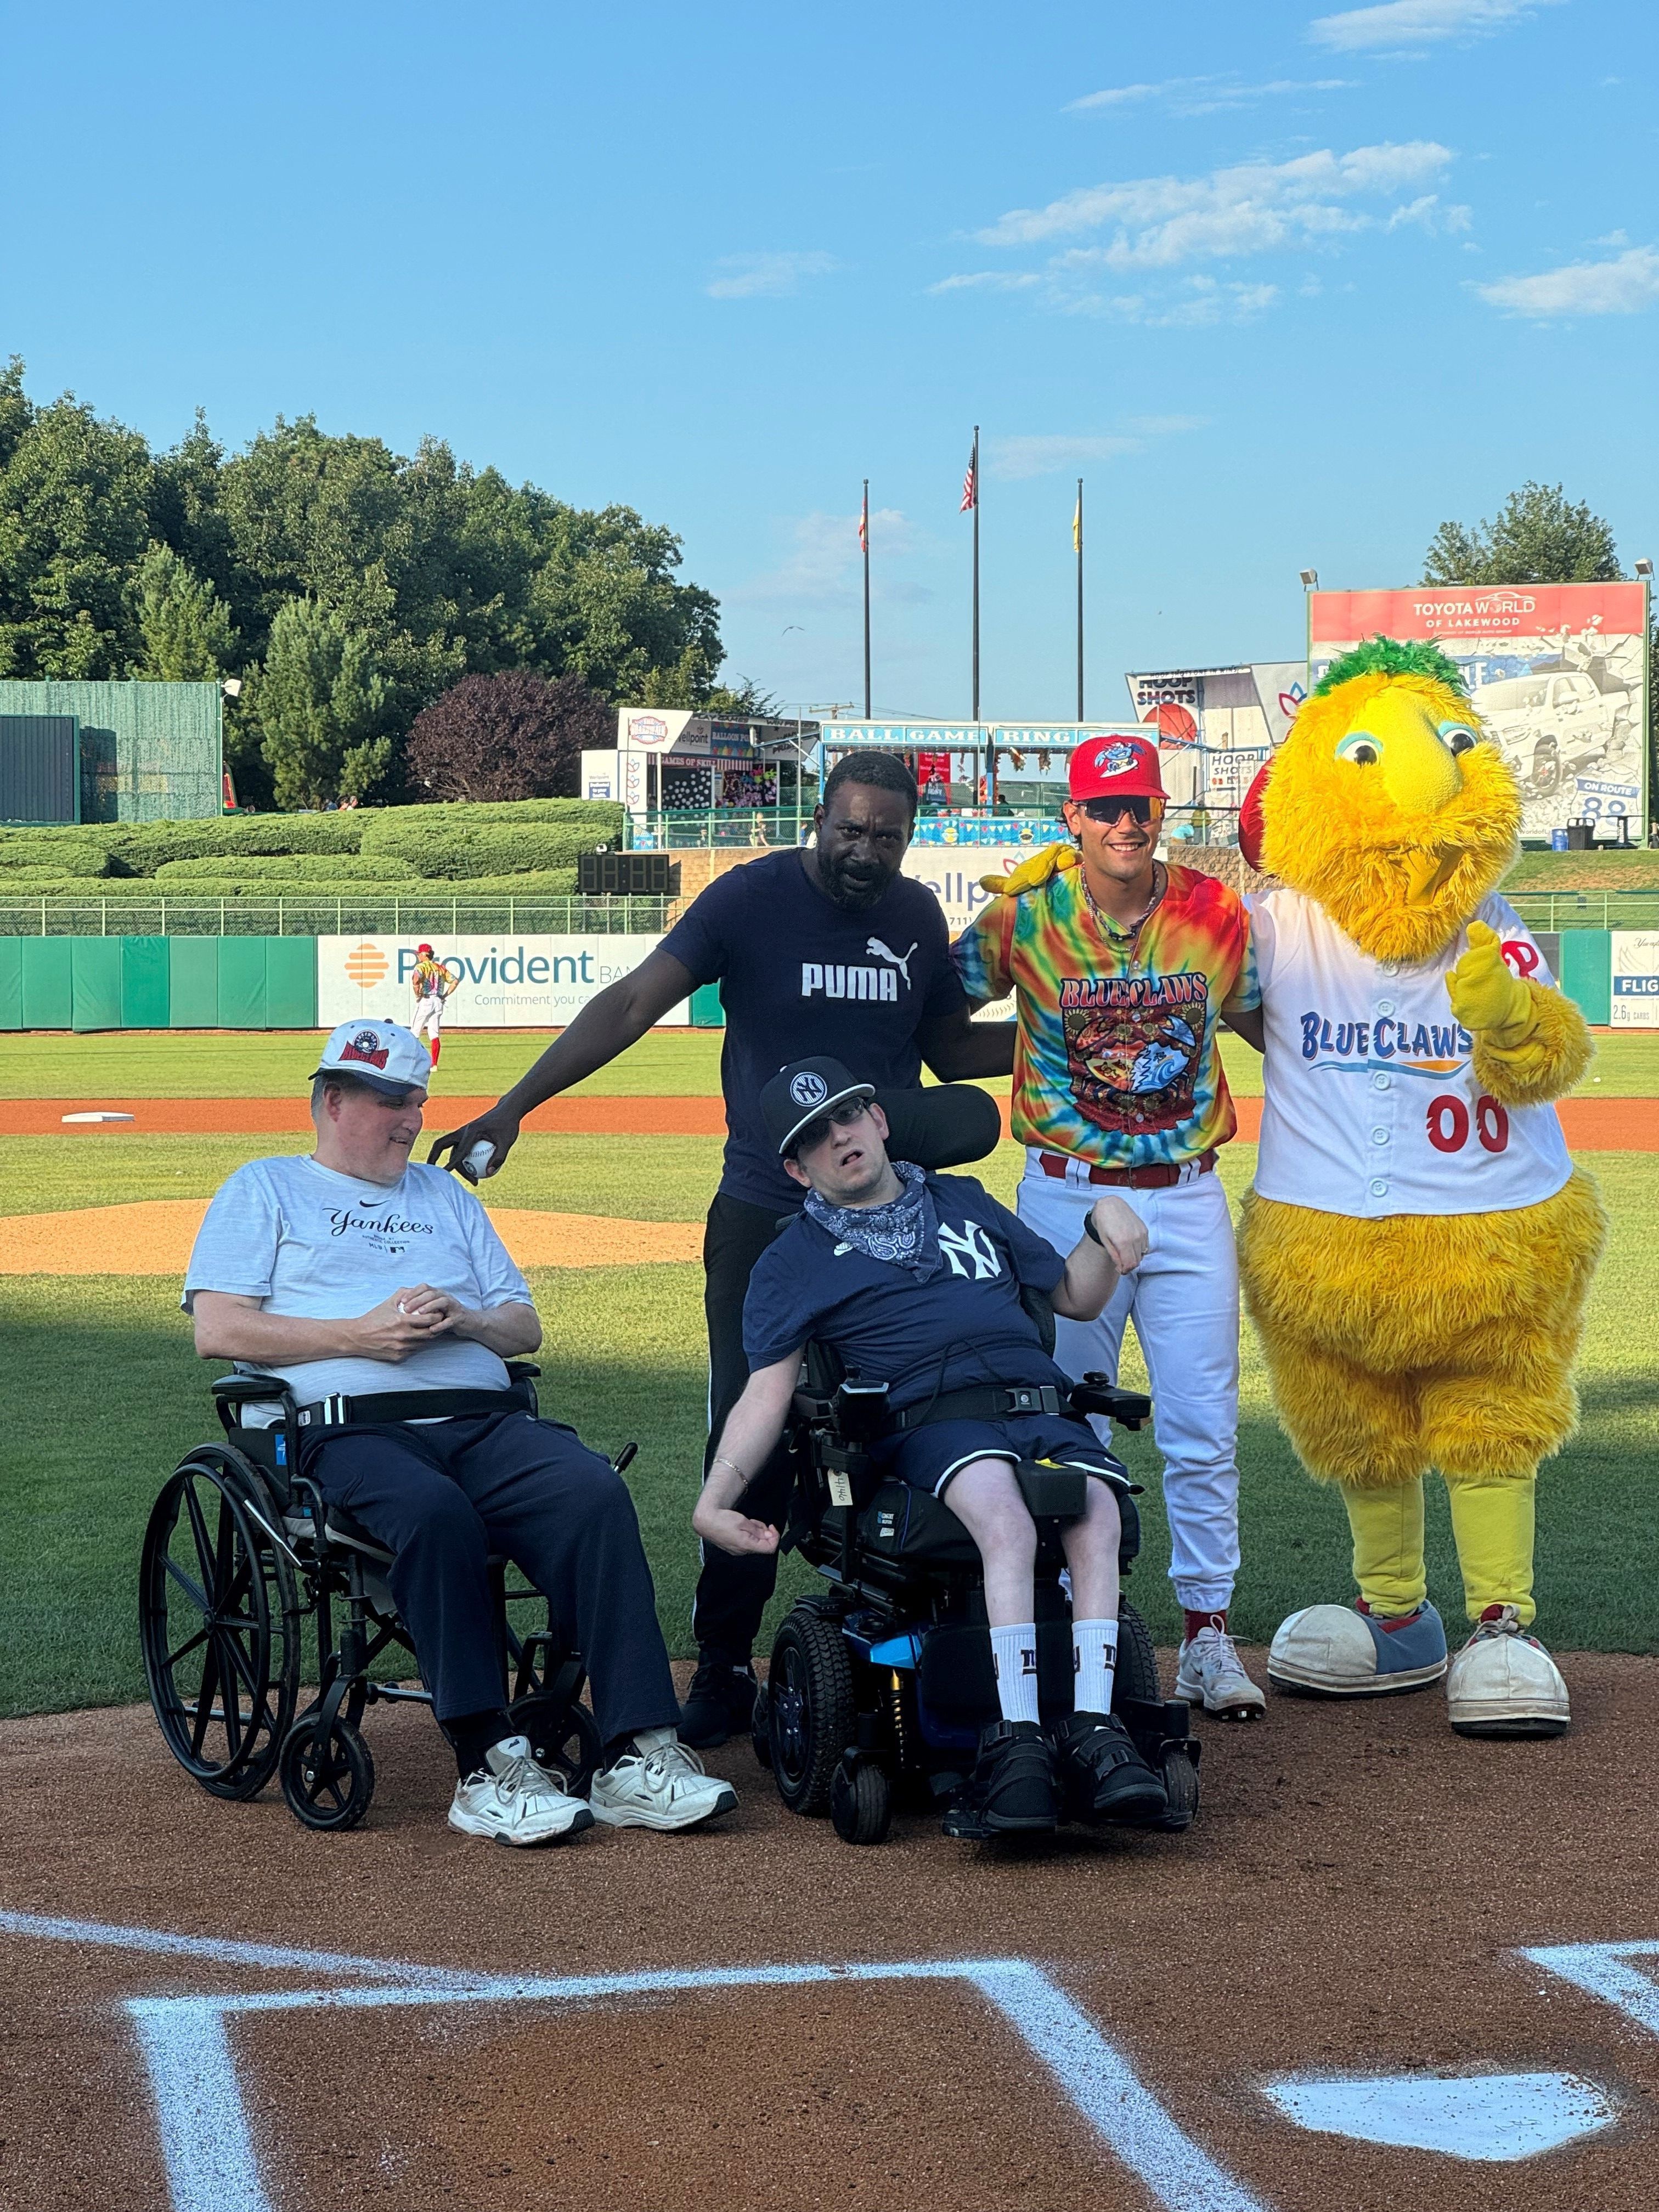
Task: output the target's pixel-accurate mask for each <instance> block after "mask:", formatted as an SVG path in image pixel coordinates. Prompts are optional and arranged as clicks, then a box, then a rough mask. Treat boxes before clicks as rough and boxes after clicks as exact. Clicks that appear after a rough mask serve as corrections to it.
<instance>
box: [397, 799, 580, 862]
mask: <svg viewBox="0 0 1659 2212" xmlns="http://www.w3.org/2000/svg"><path fill="white" fill-rule="evenodd" d="M400 811H401V810H400ZM471 811H473V810H471V809H469V810H468V812H469V814H470V813H471ZM598 843H599V836H598V835H597V834H596V832H595V831H594V830H593V829H590V828H587V827H586V826H583V827H580V828H577V827H574V826H566V825H564V824H562V823H541V822H527V823H499V824H498V823H477V824H474V823H472V822H471V821H470V820H469V821H468V822H467V823H466V824H465V827H463V826H461V825H460V824H454V825H453V826H452V825H451V824H450V823H444V824H441V825H440V824H439V823H427V824H424V825H416V824H413V823H410V824H407V825H406V824H404V823H402V822H398V821H396V820H385V821H381V822H377V823H375V824H374V828H373V829H371V830H370V831H369V833H368V836H366V837H365V838H364V840H363V855H364V858H365V859H368V858H369V857H370V856H371V855H372V856H373V857H374V859H376V860H379V859H380V858H381V857H382V856H386V855H392V854H395V855H396V856H397V858H398V859H399V860H407V861H409V862H410V865H411V866H413V867H414V868H415V870H416V872H417V873H418V874H420V875H422V876H447V877H457V878H459V877H474V876H516V875H520V874H523V873H526V872H531V871H535V870H540V869H544V868H574V866H575V865H576V861H577V858H578V856H579V855H580V854H582V853H585V852H591V851H592V849H593V848H594V846H595V845H597V844H598Z"/></svg>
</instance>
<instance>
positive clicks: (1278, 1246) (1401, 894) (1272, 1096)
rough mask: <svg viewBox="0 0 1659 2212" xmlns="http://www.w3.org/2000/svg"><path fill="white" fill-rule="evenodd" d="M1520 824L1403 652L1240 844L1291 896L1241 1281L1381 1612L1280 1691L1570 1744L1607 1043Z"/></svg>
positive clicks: (1289, 747) (1271, 1014) (1499, 771)
mask: <svg viewBox="0 0 1659 2212" xmlns="http://www.w3.org/2000/svg"><path fill="white" fill-rule="evenodd" d="M1520 818H1521V802H1520V797H1519V793H1518V792H1517V790H1516V784H1515V780H1514V777H1513V776H1512V775H1510V770H1509V769H1508V768H1507V767H1506V766H1505V765H1504V762H1503V760H1502V758H1501V757H1499V755H1498V750H1497V749H1496V747H1495V746H1494V745H1492V744H1490V743H1489V742H1488V741H1487V740H1486V738H1485V737H1484V736H1483V733H1482V730H1481V726H1480V721H1479V720H1478V719H1477V717H1476V716H1475V714H1474V712H1473V711H1472V709H1471V708H1470V705H1469V702H1468V698H1467V697H1466V696H1465V695H1464V692H1463V689H1462V679H1461V678H1460V677H1459V675H1458V672H1457V670H1456V668H1455V666H1454V665H1453V664H1452V663H1451V662H1450V661H1449V659H1446V657H1445V656H1444V655H1443V653H1441V652H1440V651H1439V650H1438V649H1437V647H1434V646H1431V645H1400V644H1395V643H1394V642H1392V641H1389V640H1388V639H1385V638H1376V639H1373V640H1372V641H1370V643H1368V644H1366V645H1364V646H1362V647H1359V648H1358V650H1357V651H1356V652H1353V653H1348V654H1346V655H1345V656H1344V657H1343V658H1342V659H1339V660H1337V661H1335V662H1334V663H1333V664H1332V665H1331V667H1330V669H1329V670H1328V671H1327V673H1326V676H1325V678H1324V680H1323V682H1322V683H1321V684H1320V685H1319V686H1318V688H1317V690H1316V691H1315V693H1314V695H1313V696H1312V697H1310V699H1309V700H1308V701H1307V702H1306V703H1305V704H1304V707H1303V708H1302V709H1301V712H1300V713H1299V714H1297V719H1296V722H1295V726H1293V728H1292V729H1291V733H1290V736H1289V737H1288V738H1286V739H1285V744H1283V746H1282V747H1281V748H1280V750H1279V752H1278V753H1277V754H1276V755H1275V756H1274V757H1273V762H1272V764H1271V768H1270V770H1269V771H1268V772H1267V775H1266V777H1265V781H1262V782H1261V785H1260V786H1259V788H1258V790H1257V791H1256V792H1255V793H1252V796H1251V801H1250V802H1249V803H1248V804H1247V807H1246V810H1245V814H1244V817H1243V819H1242V823H1241V833H1242V835H1241V842H1243V844H1244V846H1245V849H1246V853H1247V856H1248V857H1249V859H1250V860H1252V861H1255V862H1256V863H1257V864H1258V865H1260V866H1264V867H1266V868H1267V869H1268V870H1269V871H1271V872H1272V873H1273V874H1274V875H1276V876H1277V877H1278V878H1279V880H1280V883H1281V884H1283V886H1284V888H1283V889H1276V890H1269V891H1267V892H1264V893H1261V894H1258V895H1257V896H1255V897H1254V898H1253V899H1252V900H1251V902H1250V906H1251V913H1252V918H1253V926H1254V929H1255V946H1256V959H1257V965H1258V968H1259V970H1260V973H1261V988H1262V997H1263V1002H1264V1012H1265V1023H1266V1037H1267V1046H1266V1065H1265V1089H1266V1097H1265V1099H1264V1101H1263V1112H1262V1124H1261V1154H1260V1158H1259V1163H1258V1166H1257V1171H1256V1178H1255V1188H1253V1189H1252V1191H1251V1192H1250V1193H1249V1195H1248V1197H1247V1198H1246V1200H1245V1203H1244V1210H1243V1224H1242V1230H1241V1234H1240V1238H1239V1257H1240V1261H1241V1264H1242V1267H1243V1278H1244V1288H1245V1294H1246V1296H1247V1297H1248V1299H1249V1309H1250V1313H1251V1316H1252V1318H1253V1319H1254V1321H1255V1325H1256V1328H1257V1330H1258V1332H1259V1334H1260V1335H1261V1343H1262V1346H1263V1349H1264V1351H1265V1352H1266V1355H1267V1366H1268V1370H1269V1373H1270V1375H1271V1377H1272V1382H1273V1394H1274V1397H1275V1399H1276V1401H1277V1403H1278V1407H1279V1416H1280V1419H1282V1421H1283V1422H1284V1425H1285V1429H1286V1431H1288V1433H1289V1435H1290V1437H1291V1443H1293V1444H1294V1445H1295V1447H1296V1450H1297V1455H1298V1457H1299V1458H1300V1459H1301V1461H1302V1462H1303V1464H1304V1467H1306V1468H1307V1469H1308V1471H1309V1473H1310V1474H1313V1475H1316V1476H1317V1477H1318V1478H1319V1479H1320V1480H1323V1481H1326V1482H1330V1483H1334V1484H1335V1485H1336V1486H1337V1487H1338V1488H1339V1489H1340V1492H1341V1495H1342V1500H1343V1503H1344V1504H1345V1505H1346V1508H1347V1511H1348V1519H1349V1522H1350V1523H1351V1524H1352V1531H1353V1558H1354V1578H1355V1581H1356V1582H1357V1583H1358V1586H1359V1601H1358V1605H1357V1606H1355V1607H1346V1606H1338V1605H1316V1606H1311V1607H1308V1608H1307V1609H1306V1610H1304V1611H1303V1612H1300V1613H1292V1614H1291V1617H1290V1619H1289V1620H1286V1621H1285V1623H1284V1624H1283V1625H1282V1626H1281V1627H1280V1628H1279V1633H1278V1634H1277V1636H1276V1637H1275V1638H1273V1648H1272V1652H1271V1654H1270V1656H1269V1659H1268V1672H1269V1674H1271V1676H1272V1677H1273V1680H1274V1681H1276V1682H1278V1683H1279V1684H1281V1685H1283V1686H1291V1687H1294V1688H1297V1689H1302V1690H1308V1691H1314V1692H1322V1693H1324V1694H1325V1695H1327V1696H1330V1697H1364V1696H1374V1695H1376V1694H1377V1693H1378V1692H1387V1691H1391V1690H1406V1689H1412V1688H1415V1687H1418V1686H1420V1685H1422V1684H1425V1683H1428V1682H1434V1681H1437V1680H1440V1679H1441V1678H1442V1676H1444V1677H1445V1678H1446V1688H1447V1701H1448V1706H1449V1717H1450V1720H1451V1724H1452V1726H1453V1727H1454V1728H1455V1729H1458V1730H1460V1731H1461V1732H1462V1733H1463V1734H1465V1735H1554V1734H1558V1733H1559V1731H1560V1730H1561V1729H1565V1727H1566V1725H1567V1720H1568V1705H1567V1692H1566V1686H1565V1683H1564V1682H1563V1681H1562V1680H1561V1677H1560V1674H1559V1672H1558V1671H1557V1669H1556V1667H1555V1664H1554V1662H1553V1660H1552V1659H1551V1658H1550V1656H1549V1655H1548V1653H1547V1651H1546V1650H1544V1648H1543V1646H1542V1644H1540V1643H1539V1642H1538V1641H1537V1640H1536V1638H1534V1637H1532V1636H1530V1635H1528V1633H1527V1631H1528V1628H1529V1627H1530V1626H1531V1622H1532V1619H1533V1595H1532V1587H1533V1499H1534V1484H1535V1480H1536V1476H1537V1471H1538V1463H1539V1462H1540V1461H1541V1459H1544V1458H1546V1457H1547V1455H1549V1454H1550V1453H1552V1452H1553V1451H1556V1450H1557V1449H1559V1447H1560V1446H1561V1444H1562V1443H1565V1440H1566V1438H1567V1437H1569V1436H1570V1435H1571V1432H1572V1429H1573V1425H1574V1422H1575V1419H1576V1417H1577V1400H1576V1398H1575V1395H1574V1392H1573V1388H1572V1381H1571V1370H1572V1363H1573V1358H1574V1356H1575V1354H1576V1352H1577V1347H1578V1341H1579V1337H1580V1335H1581V1334H1582V1331H1583V1311H1584V1300H1585V1297H1586V1295H1587V1293H1588V1291H1589V1281H1590V1276H1591V1273H1592V1271H1593V1270H1594V1267H1595V1261H1596V1259H1597V1256H1598V1255H1599V1253H1600V1251H1601V1242H1602V1237H1603V1236H1604V1233H1605V1229H1606V1223H1605V1220H1604V1218H1603V1216H1602V1212H1601V1205H1600V1203H1599V1201H1598V1200H1597V1197H1596V1193H1595V1185H1594V1184H1593V1183H1592V1182H1590V1180H1589V1177H1588V1176H1585V1175H1583V1173H1581V1172H1579V1171H1577V1170H1575V1169H1574V1167H1573V1165H1572V1163H1571V1160H1570V1159H1569V1158H1568V1157H1567V1152H1566V1146H1565V1142H1564V1141H1563V1139H1562V1135H1561V1125H1560V1122H1559V1119H1558V1117H1557V1115H1556V1113H1555V1110H1554V1108H1553V1106H1552V1105H1551V1104H1550V1103H1549V1102H1550V1101H1551V1100H1552V1099H1555V1098H1559V1097H1561V1095H1562V1093H1563V1092H1564V1091H1569V1090H1571V1087H1572V1085H1574V1084H1575V1083H1577V1081H1578V1079H1579V1078H1580V1077H1581V1076H1582V1075H1583V1073H1584V1070H1585V1067H1586V1066H1587V1065H1588V1064H1589V1057H1590V1043H1589V1033H1588V1031H1587V1030H1586V1029H1585V1026H1584V1022H1583V1017H1582V1016H1581V1015H1580V1013H1579V1012H1578V1010H1577V1007H1576V1006H1573V1004H1572V1003H1571V1000H1568V999H1565V998H1564V997H1563V996H1562V994H1561V993H1560V992H1559V991H1558V990H1557V989H1556V988H1555V987H1554V986H1553V984H1552V983H1551V981H1550V980H1549V975H1548V970H1547V969H1546V968H1545V966H1544V964H1543V961H1542V958H1541V955H1540V952H1539V950H1538V947H1537V945H1535V944H1534V941H1533V939H1532V938H1531V937H1530V936H1529V935H1528V932H1527V930H1526V928H1525V927H1524V925H1523V924H1522V922H1521V921H1520V920H1519V918H1518V917H1517V916H1516V914H1515V912H1514V911H1513V909H1512V908H1510V907H1509V906H1508V905H1506V904H1505V902H1504V901H1503V900H1502V899H1500V898H1498V897H1495V896H1493V895H1492V894H1493V889H1494V886H1495V885H1496V884H1497V883H1498V879H1499V878H1501V877H1502V875H1503V874H1504V871H1505V869H1506V868H1507V867H1508V866H1509V865H1510V860H1511V858H1512V857H1513V854H1514V852H1515V848H1516V831H1517V829H1518V828H1519V825H1520ZM1253 846H1254V847H1255V849H1252V848H1253ZM1431 1467H1437V1468H1439V1470H1440V1472H1441V1474H1443V1476H1444V1477H1445V1480H1446V1484H1447V1487H1448V1490H1449V1495H1450V1500H1451V1516H1452V1529H1453V1533H1454V1535H1455V1540H1456V1544H1457V1554H1458V1559H1459V1563H1460V1565H1461V1566H1462V1573H1463V1584H1464V1594H1465V1597H1466V1599H1467V1601H1468V1613H1469V1618H1470V1620H1472V1621H1474V1624H1475V1626H1474V1634H1473V1635H1472V1636H1471V1637H1470V1638H1469V1640H1468V1643H1467V1644H1465V1645H1464V1646H1463V1648H1462V1650H1460V1651H1459V1652H1458V1653H1457V1655H1456V1656H1455V1658H1454V1659H1453V1660H1452V1661H1451V1663H1450V1667H1449V1668H1448V1665H1447V1654H1446V1638H1445V1631H1444V1629H1443V1626H1441V1622H1440V1619H1439V1616H1438V1614H1437V1613H1436V1611H1435V1609H1434V1607H1432V1606H1431V1605H1430V1604H1429V1603H1428V1602H1427V1599H1426V1589H1427V1585H1426V1583H1425V1577H1424V1564H1423V1476H1424V1474H1425V1471H1426V1470H1427V1469H1428V1468H1431Z"/></svg>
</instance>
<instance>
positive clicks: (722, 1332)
mask: <svg viewBox="0 0 1659 2212" xmlns="http://www.w3.org/2000/svg"><path fill="white" fill-rule="evenodd" d="M854 1073H856V1070H855V1071H854ZM878 1104H879V1105H880V1107H881V1109H882V1111H883V1112H884V1114H885V1115H886V1116H887V1124H888V1139H887V1152H888V1156H889V1158H891V1159H896V1160H914V1161H915V1163H916V1164H917V1165H918V1166H919V1167H925V1168H933V1169H941V1168H947V1167H957V1166H959V1165H961V1164H962V1163H963V1162H964V1161H967V1160H978V1159H983V1158H984V1157H985V1155H986V1154H987V1152H993V1151H994V1149H995V1147H996V1144H997V1140H998V1139H999V1138H1000V1135H1001V1133H1002V1122H1001V1117H1000V1114H999V1112H998V1109H997V1102H996V1100H995V1099H994V1098H993V1097H991V1096H990V1095H989V1093H988V1092H987V1091H980V1090H977V1089H975V1087H974V1086H973V1085H971V1084H939V1085H935V1086H934V1087H933V1089H931V1090H927V1091H921V1090H917V1091H883V1092H881V1093H880V1094H879V1095H878ZM779 1218H780V1217H779V1215H778V1214H777V1213H775V1212H773V1210H772V1208H771V1207H770V1206H750V1205H748V1204H747V1203H746V1202H745V1201H744V1200H742V1199H740V1198H731V1197H728V1196H727V1195H726V1193H725V1192H724V1191H722V1192H720V1193H719V1194H717V1195H716V1197H715V1199H714V1204H713V1205H712V1206H710V1207H709V1209H708V1228H707V1230H706V1231H705V1232H704V1235H703V1243H702V1265H703V1293H702V1304H703V1313H704V1315H705V1316H706V1318H707V1320H708V1450H707V1451H706V1453H705V1454H704V1457H703V1472H704V1474H707V1473H708V1463H709V1462H710V1461H711V1460H712V1459H713V1457H714V1447H715V1445H716V1444H717V1443H719V1441H720V1431H722V1430H723V1429H724V1428H725V1426H726V1417H727V1415H728V1414H729V1413H731V1411H732V1407H733V1406H735V1405H736V1404H737V1402H738V1399H739V1398H740V1397H742V1395H743V1392H744V1384H745V1383H747V1382H748V1380H749V1362H748V1360H747V1359H746V1358H744V1350H743V1302H744V1298H745V1297H747V1295H748V1292H749V1278H750V1274H751V1273H753V1271H754V1266H755V1262H756V1261H757V1260H758V1259H759V1258H760V1255H761V1254H762V1253H763V1251H765V1249H766V1248H767V1246H768V1245H769V1243H771V1242H772V1239H773V1238H774V1237H775V1236H776V1235H777V1233H778V1222H779ZM789 1479H790V1464H789V1455H788V1454H787V1452H786V1451H785V1450H784V1449H782V1447H781V1446H780V1447H779V1449H777V1450H776V1451H775V1452H774V1453H773V1454H772V1456H771V1457H770V1459H769V1460H768V1461H767V1462H766V1464H765V1466H764V1467H763V1468H762V1469H761V1470H760V1472H759V1474H757V1475H756V1477H755V1479H754V1480H753V1481H752V1482H751V1483H750V1485H749V1487H748V1488H747V1489H746V1490H745V1491H744V1494H743V1510H744V1512H745V1513H747V1514H750V1515H751V1516H753V1518H754V1519H755V1520H757V1521H769V1522H771V1523H772V1524H773V1526H774V1527H775V1528H782V1526H783V1524H784V1522H785V1520H786V1518H787V1515H788V1510H789ZM777 1579H778V1562H777V1554H776V1553H768V1554H767V1555H765V1556H760V1555H757V1554H756V1553H744V1555H743V1556H742V1557H740V1558H739V1557H737V1556H735V1555H734V1554H733V1553H730V1552H722V1551H720V1550H717V1549H716V1547H714V1545H712V1544H706V1545H705V1546H704V1547H703V1552H702V1573H701V1574H700V1575H699V1577H697V1595H696V1601H695V1602H694V1604H693V1606H692V1608H691V1632H692V1634H693V1635H694V1636H695V1637H696V1639H697V1643H698V1644H699V1646H700V1647H701V1648H702V1650H712V1651H715V1652H718V1653H720V1655H721V1656H723V1657H726V1658H727V1659H730V1660H732V1661H734V1662H743V1661H746V1660H747V1659H748V1657H749V1655H750V1652H751V1651H752V1650H754V1648H755V1638H757V1636H758V1635H759V1633H760V1625H761V1615H762V1614H763V1613H764V1612H765V1610H766V1604H767V1600H768V1599H769V1597H770V1596H771V1595H772V1592H773V1590H774V1589H775V1588H776V1586H777Z"/></svg>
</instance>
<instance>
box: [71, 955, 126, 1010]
mask: <svg viewBox="0 0 1659 2212" xmlns="http://www.w3.org/2000/svg"><path fill="white" fill-rule="evenodd" d="M70 945H72V946H73V947H74V953H73V957H71V960H70V1020H71V1024H72V1025H73V1027H75V1028H76V1029H77V1030H118V1029H119V1028H120V1026H121V940H120V939H119V938H118V937H72V938H71V939H70Z"/></svg>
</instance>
